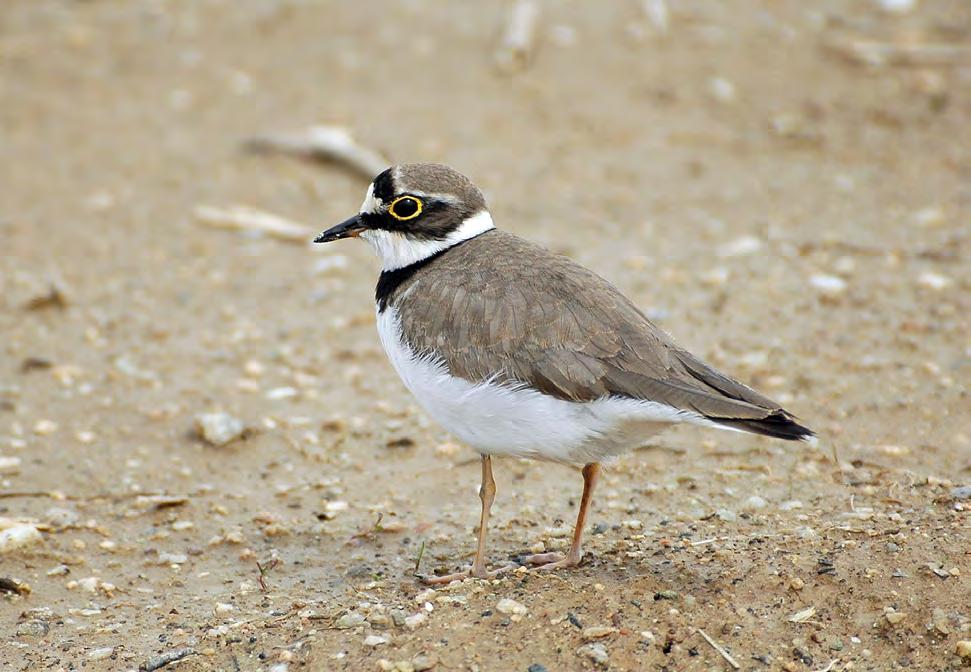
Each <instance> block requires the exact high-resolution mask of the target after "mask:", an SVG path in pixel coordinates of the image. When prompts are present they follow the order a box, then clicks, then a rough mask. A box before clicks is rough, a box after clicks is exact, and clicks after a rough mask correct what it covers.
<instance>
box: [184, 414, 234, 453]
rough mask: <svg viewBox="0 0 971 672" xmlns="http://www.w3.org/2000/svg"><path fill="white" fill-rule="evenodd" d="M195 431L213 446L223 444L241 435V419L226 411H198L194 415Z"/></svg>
mask: <svg viewBox="0 0 971 672" xmlns="http://www.w3.org/2000/svg"><path fill="white" fill-rule="evenodd" d="M195 428H196V433H198V435H199V436H200V437H202V438H203V439H204V440H205V441H206V442H207V443H209V444H210V445H213V446H225V445H226V444H227V443H229V442H230V441H233V440H234V439H238V438H239V437H240V436H242V435H243V431H244V430H245V427H244V425H243V422H242V420H240V419H239V418H234V417H233V416H231V415H229V414H228V413H200V414H199V415H197V416H196V417H195Z"/></svg>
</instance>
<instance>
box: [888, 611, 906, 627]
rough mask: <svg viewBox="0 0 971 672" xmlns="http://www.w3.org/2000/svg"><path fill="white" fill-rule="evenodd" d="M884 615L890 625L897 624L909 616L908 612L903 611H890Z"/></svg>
mask: <svg viewBox="0 0 971 672" xmlns="http://www.w3.org/2000/svg"><path fill="white" fill-rule="evenodd" d="M883 617H884V618H885V619H887V623H889V624H890V625H897V624H898V623H900V622H902V621H903V620H904V619H905V618H907V613H906V612H903V611H888V612H887V613H886V614H884V615H883Z"/></svg>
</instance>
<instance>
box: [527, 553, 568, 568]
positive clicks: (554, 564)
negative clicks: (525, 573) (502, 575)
mask: <svg viewBox="0 0 971 672" xmlns="http://www.w3.org/2000/svg"><path fill="white" fill-rule="evenodd" d="M519 560H520V562H521V563H522V564H524V565H533V566H534V567H535V568H536V570H537V571H541V572H548V571H550V570H553V569H565V568H567V567H576V566H577V565H579V564H580V556H574V555H572V554H571V555H563V554H562V553H537V554H535V555H527V556H526V557H524V558H520V559H519Z"/></svg>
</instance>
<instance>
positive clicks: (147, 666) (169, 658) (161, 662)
mask: <svg viewBox="0 0 971 672" xmlns="http://www.w3.org/2000/svg"><path fill="white" fill-rule="evenodd" d="M195 653H196V651H195V649H190V648H185V649H176V650H175V651H169V652H168V653H163V654H162V655H160V656H155V657H154V658H149V659H148V660H146V661H145V662H144V663H142V664H141V666H139V668H138V669H139V670H140V672H154V671H155V670H158V669H160V668H163V667H165V666H166V665H168V664H169V663H174V662H177V661H179V660H182V659H183V658H188V657H189V656H193V655H195Z"/></svg>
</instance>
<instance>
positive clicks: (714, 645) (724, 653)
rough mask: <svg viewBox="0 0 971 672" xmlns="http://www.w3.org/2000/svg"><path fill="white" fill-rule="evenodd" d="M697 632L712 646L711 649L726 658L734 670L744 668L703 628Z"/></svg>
mask: <svg viewBox="0 0 971 672" xmlns="http://www.w3.org/2000/svg"><path fill="white" fill-rule="evenodd" d="M697 630H698V634H699V635H701V636H702V637H704V638H705V641H706V642H708V643H709V644H711V647H712V648H713V649H715V651H717V652H718V653H719V654H721V657H722V658H724V659H725V660H726V661H727V662H728V664H729V665H731V666H732V669H735V670H740V669H742V666H741V665H739V664H738V663H737V662H736V661H735V659H734V658H732V654H730V653H729V652H728V651H726V650H725V649H723V648H722V647H721V645H719V644H718V642H716V641H715V640H713V639H712V638H711V637H709V636H708V633H707V632H705V631H704V630H702V629H701V628H698V629H697Z"/></svg>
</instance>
